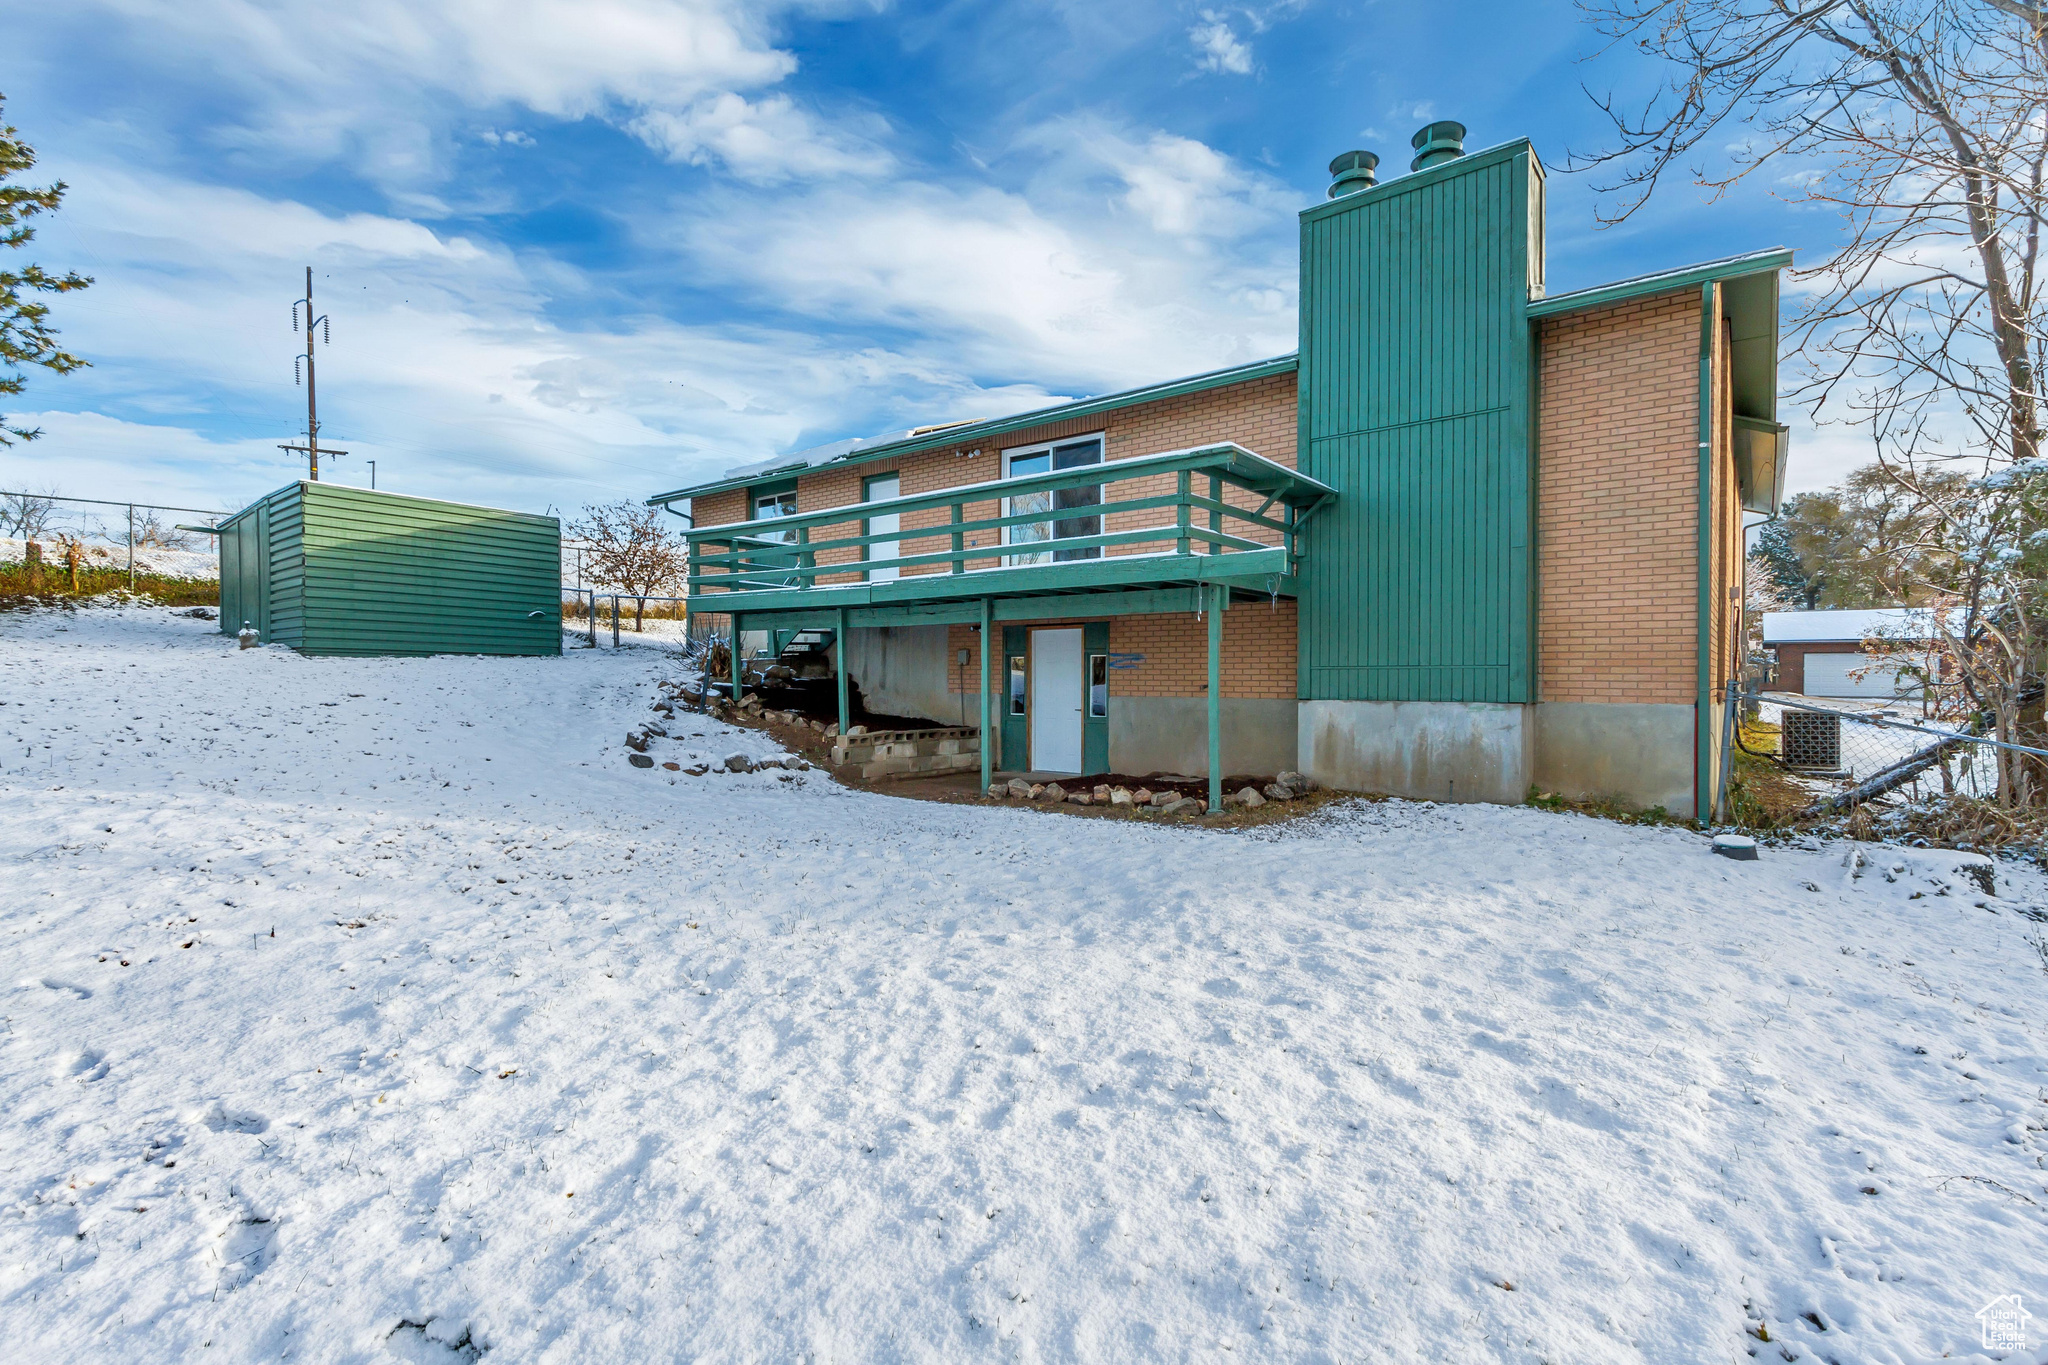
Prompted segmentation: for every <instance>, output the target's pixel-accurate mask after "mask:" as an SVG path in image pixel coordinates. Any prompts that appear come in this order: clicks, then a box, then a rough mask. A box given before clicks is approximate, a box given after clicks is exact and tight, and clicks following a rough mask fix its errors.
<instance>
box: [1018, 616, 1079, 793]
mask: <svg viewBox="0 0 2048 1365" xmlns="http://www.w3.org/2000/svg"><path fill="white" fill-rule="evenodd" d="M1082 684H1083V679H1082V674H1081V632H1080V631H1079V630H1078V629H1076V630H1034V631H1032V632H1031V767H1032V770H1033V771H1034V772H1042V773H1078V772H1080V771H1081V705H1082V702H1083V701H1085V700H1086V698H1085V696H1084V693H1085V690H1086V689H1085V688H1084V687H1083V685H1082Z"/></svg>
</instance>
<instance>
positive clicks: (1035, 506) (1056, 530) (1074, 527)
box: [1003, 435, 1102, 564]
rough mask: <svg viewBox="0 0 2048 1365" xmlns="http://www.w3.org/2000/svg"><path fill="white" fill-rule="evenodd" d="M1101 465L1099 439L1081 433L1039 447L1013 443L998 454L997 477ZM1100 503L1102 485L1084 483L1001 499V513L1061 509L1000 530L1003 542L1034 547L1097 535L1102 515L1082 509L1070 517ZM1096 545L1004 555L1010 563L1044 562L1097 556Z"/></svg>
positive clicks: (1019, 476)
mask: <svg viewBox="0 0 2048 1365" xmlns="http://www.w3.org/2000/svg"><path fill="white" fill-rule="evenodd" d="M1101 463H1102V437H1101V436H1099V435H1097V436H1083V437H1080V438H1078V439H1076V438H1069V439H1067V440H1063V441H1048V442H1046V443H1045V444H1044V445H1035V446H1019V447H1018V448H1017V449H1015V450H1006V451H1004V452H1003V477H1004V478H1008V479H1021V478H1026V477H1029V476H1030V475H1033V474H1047V473H1055V472H1057V471H1059V470H1062V469H1079V468H1081V467H1083V466H1085V465H1091V464H1101ZM1101 503H1102V485H1101V484H1085V485H1083V486H1082V487H1079V488H1056V489H1053V490H1051V491H1050V492H1043V493H1024V494H1020V495H1019V496H1017V497H1013V498H1006V499H1005V500H1004V515H1005V516H1019V515H1022V514H1025V513H1029V512H1047V513H1067V514H1068V515H1063V516H1050V517H1048V518H1047V519H1046V520H1045V521H1038V522H1022V523H1020V524H1018V525H1015V526H1010V527H1007V528H1006V534H1005V536H1004V540H1005V542H1006V543H1008V544H1011V545H1037V544H1042V543H1043V542H1045V541H1048V540H1065V539H1067V538H1068V537H1071V536H1099V535H1101V534H1102V514H1101V513H1099V512H1096V513H1088V512H1082V513H1081V514H1080V515H1078V516H1076V515H1072V513H1073V512H1075V511H1076V510H1078V509H1081V508H1087V507H1098V506H1100V505H1101ZM1101 556H1102V547H1101V546H1100V545H1083V546H1079V547H1071V546H1070V547H1067V548H1063V549H1056V550H1052V551H1045V550H1035V551H1033V550H1027V551H1025V552H1023V553H1019V554H1012V555H1008V556H1006V557H1005V562H1006V563H1010V564H1044V563H1048V562H1051V561H1055V560H1069V559H1099V558H1101Z"/></svg>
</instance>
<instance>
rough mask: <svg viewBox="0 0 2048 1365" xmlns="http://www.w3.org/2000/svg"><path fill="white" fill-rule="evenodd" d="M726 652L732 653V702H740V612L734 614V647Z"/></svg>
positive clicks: (737, 703) (734, 703)
mask: <svg viewBox="0 0 2048 1365" xmlns="http://www.w3.org/2000/svg"><path fill="white" fill-rule="evenodd" d="M726 653H728V654H730V655H732V702H733V705H735V706H737V705H739V702H740V614H739V613H738V612H734V613H733V614H732V648H731V649H729V650H727V651H726Z"/></svg>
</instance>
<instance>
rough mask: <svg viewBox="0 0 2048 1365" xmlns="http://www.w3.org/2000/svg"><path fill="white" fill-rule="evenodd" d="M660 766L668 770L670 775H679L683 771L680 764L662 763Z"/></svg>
mask: <svg viewBox="0 0 2048 1365" xmlns="http://www.w3.org/2000/svg"><path fill="white" fill-rule="evenodd" d="M661 766H662V767H664V768H666V769H668V770H669V771H670V772H672V773H679V772H681V771H682V770H683V765H682V764H680V763H664V764H662V765H661Z"/></svg>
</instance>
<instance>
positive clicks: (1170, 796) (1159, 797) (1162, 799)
mask: <svg viewBox="0 0 2048 1365" xmlns="http://www.w3.org/2000/svg"><path fill="white" fill-rule="evenodd" d="M1186 799H1187V798H1185V797H1183V796H1182V795H1181V794H1180V793H1179V792H1177V791H1175V790H1173V789H1172V788H1171V787H1169V788H1167V789H1166V790H1165V791H1163V792H1155V793H1153V796H1152V804H1153V805H1155V806H1157V807H1159V809H1161V810H1165V809H1166V808H1167V807H1168V806H1170V805H1172V804H1173V803H1174V802H1176V801H1183V800H1186Z"/></svg>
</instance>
